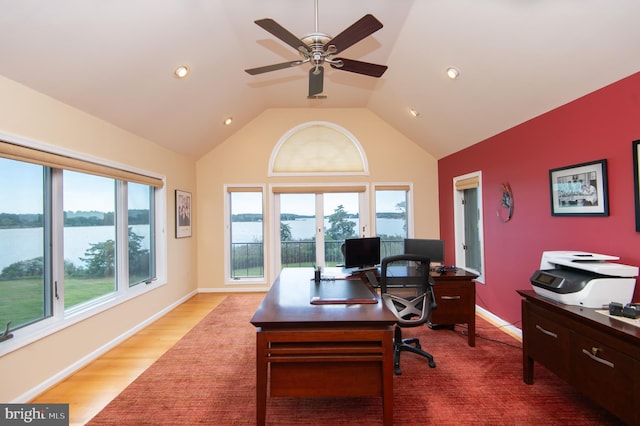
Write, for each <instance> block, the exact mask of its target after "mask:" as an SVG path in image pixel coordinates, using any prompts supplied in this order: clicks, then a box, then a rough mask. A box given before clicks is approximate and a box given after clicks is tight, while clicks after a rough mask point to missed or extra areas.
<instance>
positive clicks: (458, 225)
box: [453, 171, 485, 284]
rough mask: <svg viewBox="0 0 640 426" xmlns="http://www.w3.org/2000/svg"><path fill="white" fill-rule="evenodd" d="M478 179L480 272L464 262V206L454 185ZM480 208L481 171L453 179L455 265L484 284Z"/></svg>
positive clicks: (482, 234) (482, 221) (482, 225)
mask: <svg viewBox="0 0 640 426" xmlns="http://www.w3.org/2000/svg"><path fill="white" fill-rule="evenodd" d="M473 178H477V179H478V188H477V191H478V238H479V245H480V267H481V269H482V270H481V271H476V270H475V269H473V268H470V267H468V266H466V260H465V250H464V244H465V231H464V230H465V226H464V225H465V216H464V206H463V204H462V200H463V194H464V193H463V191H460V190H458V189H456V183H457V182H458V181H462V180H465V179H473ZM482 211H483V206H482V171H475V172H471V173H467V174H465V175H462V176H457V177H454V178H453V215H454V233H455V246H454V249H455V262H456V263H455V264H456V266H457V267H458V268H461V269H464V270H466V271H469V272H471V273H474V274H477V275H478V278H477V279H476V281H477V282H479V283H481V284H484V282H485V265H484V218H483V214H482Z"/></svg>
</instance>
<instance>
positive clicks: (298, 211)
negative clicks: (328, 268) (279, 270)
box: [280, 194, 316, 268]
mask: <svg viewBox="0 0 640 426" xmlns="http://www.w3.org/2000/svg"><path fill="white" fill-rule="evenodd" d="M315 231H316V195H315V194H281V195H280V259H281V264H282V267H283V268H290V267H308V266H313V265H315V263H316V232H315Z"/></svg>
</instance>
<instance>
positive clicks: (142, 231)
mask: <svg viewBox="0 0 640 426" xmlns="http://www.w3.org/2000/svg"><path fill="white" fill-rule="evenodd" d="M153 205H154V191H153V187H151V186H149V185H142V184H138V183H131V182H129V183H127V216H128V219H127V220H128V223H129V229H128V235H129V286H134V285H136V284H140V283H142V282H145V281H148V280H150V279H151V278H154V277H155V267H154V263H153V259H154V256H152V248H153V247H154V246H155V244H154V235H155V234H154V232H153V224H154V221H153V217H154V215H153Z"/></svg>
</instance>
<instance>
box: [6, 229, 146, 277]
mask: <svg viewBox="0 0 640 426" xmlns="http://www.w3.org/2000/svg"><path fill="white" fill-rule="evenodd" d="M131 228H132V230H133V232H134V233H136V234H137V235H140V236H143V237H144V240H142V242H141V243H142V246H143V247H147V248H148V247H149V226H148V225H132V226H131ZM107 240H115V227H113V226H77V227H69V228H64V258H65V260H68V261H70V262H73V264H74V265H76V266H84V263H83V262H82V261H81V260H80V258H82V257H86V255H85V252H86V251H87V249H89V248H90V247H91V246H90V244H96V243H100V242H104V241H107ZM43 253H44V237H43V231H42V228H20V229H0V271H2V268H5V267H7V266H9V265H11V264H12V263H15V262H19V261H22V260H28V259H33V258H36V257H40V256H42V255H43Z"/></svg>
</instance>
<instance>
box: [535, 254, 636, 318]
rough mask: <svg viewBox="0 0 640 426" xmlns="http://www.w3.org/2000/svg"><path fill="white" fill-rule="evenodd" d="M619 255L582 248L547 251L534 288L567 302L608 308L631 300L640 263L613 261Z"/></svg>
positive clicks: (559, 300) (543, 294)
mask: <svg viewBox="0 0 640 426" xmlns="http://www.w3.org/2000/svg"><path fill="white" fill-rule="evenodd" d="M619 259H620V258H619V257H616V256H608V255H605V254H596V253H587V252H581V251H545V252H543V253H542V260H541V262H540V269H539V270H537V271H536V272H535V273H534V274H533V275H532V276H531V284H532V285H533V290H534V291H535V292H536V293H537V294H539V295H540V296H544V297H547V298H549V299H552V300H555V301H557V302H560V303H564V304H567V305H576V306H584V307H586V308H598V309H603V308H605V309H606V308H607V307H608V305H609V303H610V302H619V303H622V304H623V305H624V304H627V303H630V302H631V299H632V298H633V292H634V289H635V285H636V279H635V277H636V276H637V275H638V267H637V266H629V265H623V264H620V263H612V262H610V261H611V260H619Z"/></svg>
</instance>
